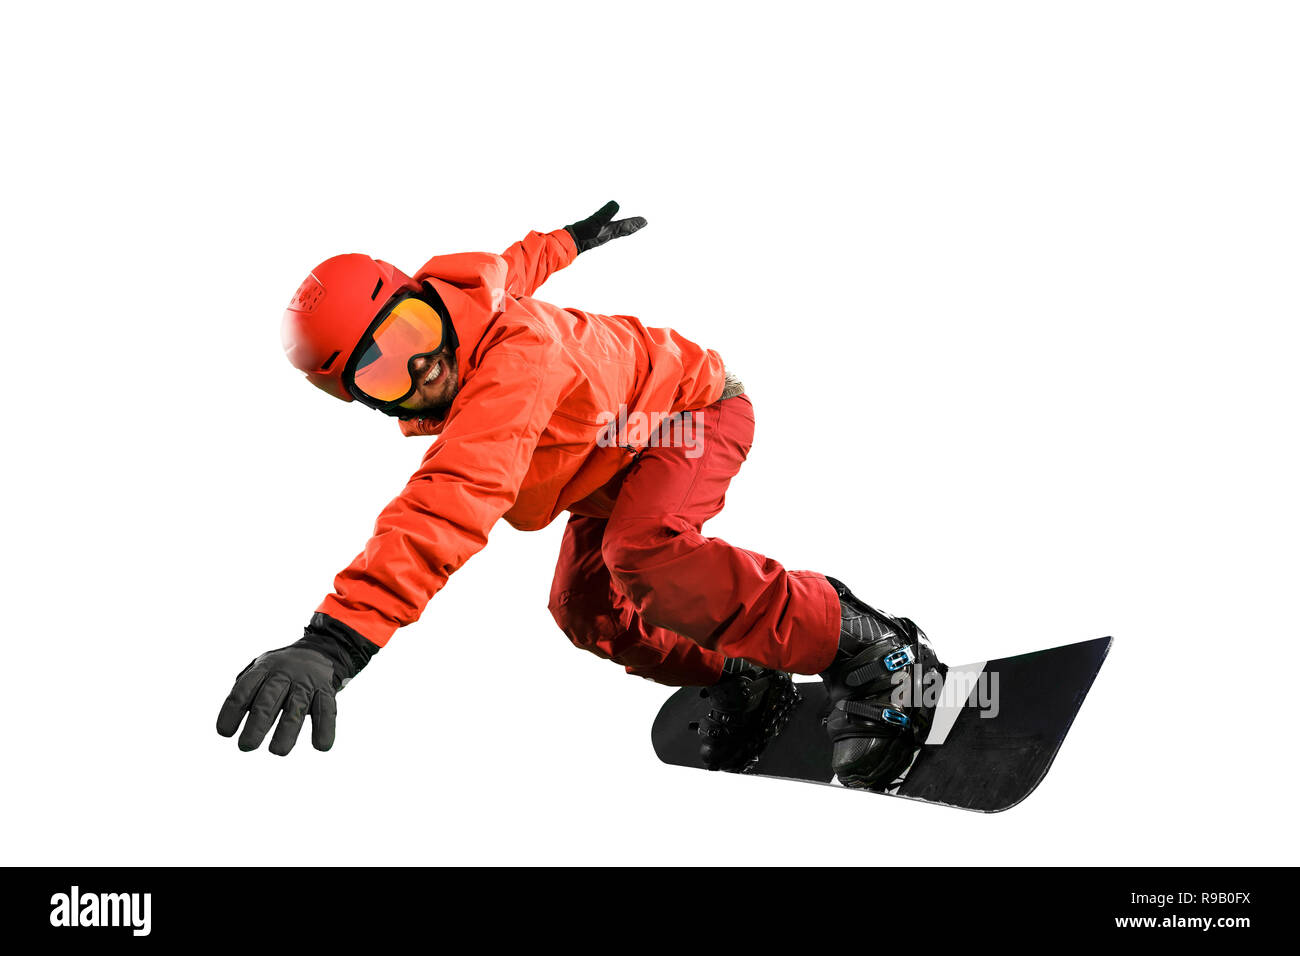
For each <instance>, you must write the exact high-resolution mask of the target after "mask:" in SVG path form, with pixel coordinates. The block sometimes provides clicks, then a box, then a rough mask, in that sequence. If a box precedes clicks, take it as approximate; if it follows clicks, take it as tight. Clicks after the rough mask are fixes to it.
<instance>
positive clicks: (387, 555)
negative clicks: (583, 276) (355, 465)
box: [318, 229, 723, 646]
mask: <svg viewBox="0 0 1300 956" xmlns="http://www.w3.org/2000/svg"><path fill="white" fill-rule="evenodd" d="M575 255H577V249H576V248H575V247H574V244H573V239H572V238H571V237H570V235H569V233H568V232H567V231H565V230H563V229H558V230H556V231H555V232H551V233H545V234H543V233H538V232H531V233H529V234H528V235H527V236H526V237H525V238H524V239H523V240H522V241H521V242H517V243H515V244H514V245H513V246H511V247H510V248H509V249H507V250H506V251H505V252H504V253H503V254H502V255H499V256H498V255H493V254H491V253H486V252H469V253H460V254H457V255H449V256H436V257H435V258H433V259H430V260H429V261H428V262H427V263H425V264H424V266H423V268H421V270H420V271H419V272H418V273H417V274H416V276H415V278H416V279H417V280H420V281H423V282H427V283H428V284H429V285H431V286H433V288H434V289H435V290H436V291H437V293H438V295H440V296H441V297H442V301H443V302H444V303H446V305H447V309H448V311H449V312H450V314H451V319H452V324H453V326H454V327H455V329H456V334H457V336H458V338H459V344H458V345H457V347H456V362H457V365H458V369H459V375H460V391H459V392H458V394H457V396H456V398H455V400H454V401H453V402H452V405H451V408H450V410H449V411H448V412H447V415H446V417H445V418H442V419H417V420H415V421H406V422H402V431H403V433H404V434H407V435H436V436H439V437H438V439H437V440H436V441H435V442H434V443H433V445H432V446H431V447H430V449H429V451H428V452H427V453H426V454H425V456H424V460H423V461H422V462H421V464H420V468H419V470H418V471H416V473H415V474H414V475H412V476H411V479H410V481H409V482H407V485H406V488H405V489H404V490H403V491H402V493H401V494H400V495H398V496H397V498H395V499H394V500H393V501H392V502H391V503H390V504H389V505H388V507H386V508H385V509H384V510H383V511H382V512H381V513H380V515H379V518H378V520H377V521H376V522H375V533H374V536H373V537H371V539H370V541H369V542H368V543H367V544H366V549H365V550H364V551H363V552H362V553H361V554H359V555H357V557H356V559H355V560H354V561H353V562H352V563H351V564H350V565H349V566H348V567H347V568H346V569H345V570H343V571H342V572H340V573H339V575H338V576H337V577H336V578H335V579H334V593H333V594H331V595H329V596H328V597H327V598H325V600H324V601H323V602H322V603H321V605H320V607H319V608H318V610H320V611H322V612H324V613H325V614H328V615H329V616H330V617H333V618H335V619H337V620H339V621H342V622H343V623H344V624H347V625H348V626H349V627H351V628H352V629H353V630H355V631H357V632H358V633H360V634H361V635H362V636H364V637H366V638H367V639H368V640H370V641H372V642H373V643H375V644H378V645H380V646H383V645H384V644H386V643H388V639H389V638H390V637H392V635H393V632H394V631H395V630H396V629H397V628H399V627H401V626H402V625H404V624H410V623H411V622H412V621H414V620H416V619H417V618H418V617H419V616H420V613H421V612H422V611H423V610H424V607H425V605H426V604H428V602H429V599H430V598H432V597H433V596H434V595H435V594H436V593H437V592H438V591H439V590H440V589H441V588H442V586H443V585H444V584H445V583H446V581H447V578H448V577H449V576H450V575H451V574H452V572H454V571H455V570H456V569H457V568H459V567H460V566H461V565H462V564H464V563H465V562H466V561H467V560H468V559H469V557H470V556H471V555H473V554H474V553H475V552H477V551H478V550H479V549H480V548H482V547H483V545H484V544H486V543H487V537H488V532H489V531H490V530H491V528H492V526H493V525H494V524H495V523H496V520H497V519H498V518H501V517H504V518H505V519H506V520H507V521H509V522H510V524H512V525H513V526H514V527H516V528H519V529H521V530H526V531H532V530H536V529H538V528H543V527H545V526H546V525H548V524H550V522H551V521H552V520H553V519H554V518H555V517H556V515H558V514H560V513H561V512H563V511H565V510H566V509H569V508H574V509H575V510H578V511H579V512H580V513H591V511H592V509H595V511H597V512H599V511H600V510H601V508H602V505H601V503H600V501H601V498H602V497H603V496H607V493H602V494H600V495H598V494H595V493H596V492H597V491H598V489H601V488H602V486H604V485H606V484H607V483H608V482H609V481H610V480H611V479H612V478H614V477H615V476H616V475H617V474H618V473H619V472H621V471H623V470H624V469H625V468H627V466H628V465H630V464H631V461H632V457H633V454H634V453H635V446H636V444H637V441H636V440H635V437H636V436H635V434H634V430H633V429H631V428H629V429H628V436H626V437H632V438H634V440H633V441H631V442H629V444H628V445H625V446H623V447H620V446H619V444H618V443H617V442H615V443H610V442H608V441H601V442H599V443H598V439H599V438H600V437H601V434H602V432H606V431H607V426H606V424H605V423H606V422H607V421H608V419H609V418H610V417H611V416H614V415H618V414H619V411H620V406H624V407H625V408H626V409H627V412H628V418H629V420H631V421H636V420H637V419H635V418H632V414H633V413H637V412H640V413H642V415H649V416H651V418H652V419H653V420H654V421H658V420H659V419H661V418H662V417H664V416H665V415H670V414H673V413H676V412H679V411H683V410H686V409H693V408H702V407H704V406H705V405H709V404H711V403H712V402H714V401H716V400H717V399H718V398H719V396H720V395H721V394H722V388H723V368H722V359H721V358H719V356H718V354H717V353H716V352H714V351H712V350H709V349H704V348H701V347H700V346H698V345H696V344H695V343H693V342H690V341H688V340H686V339H684V338H682V337H681V336H680V335H678V334H677V333H675V332H673V331H672V330H671V329H650V328H646V327H645V326H643V325H642V324H641V323H640V322H638V321H637V320H636V319H634V318H632V317H631V316H627V315H595V314H592V313H589V312H581V311H579V310H577V309H561V308H558V307H557V306H554V305H551V304H549V303H547V302H542V301H541V300H539V299H534V298H532V294H533V292H534V291H536V289H537V287H538V286H540V285H541V284H542V283H543V282H544V281H546V278H547V276H549V275H550V274H551V273H552V272H555V271H556V270H557V269H562V268H564V267H565V266H566V265H568V264H569V263H570V262H572V261H573V258H574V256H575ZM602 413H604V414H603V416H602ZM640 437H641V438H642V439H643V438H644V437H647V436H644V435H642V436H640ZM640 443H641V444H644V441H643V440H642V441H641V442H640ZM584 499H586V500H585V501H584Z"/></svg>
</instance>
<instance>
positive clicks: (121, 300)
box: [0, 0, 1300, 865]
mask: <svg viewBox="0 0 1300 956" xmlns="http://www.w3.org/2000/svg"><path fill="white" fill-rule="evenodd" d="M5 19H6V23H5V27H4V30H3V33H2V35H0V36H2V38H0V73H2V77H0V79H2V80H3V87H4V90H5V93H4V106H3V111H4V112H3V117H4V119H3V123H4V126H3V128H4V140H5V149H4V153H3V157H2V158H0V163H3V185H2V188H3V213H2V217H3V221H4V224H3V243H4V248H3V261H4V286H3V288H4V322H5V338H6V341H5V353H4V354H5V357H6V361H5V367H6V371H7V382H6V384H7V391H8V402H7V403H6V406H5V420H4V432H5V447H6V453H5V460H6V467H5V469H4V478H3V479H2V480H3V489H4V493H3V499H4V528H3V533H4V540H5V542H6V547H5V548H4V551H3V558H0V560H2V561H3V562H4V571H3V574H4V578H3V580H4V598H5V604H6V613H5V615H4V627H5V637H6V640H5V653H4V657H3V665H4V666H3V670H4V692H3V695H0V707H3V728H4V738H5V742H4V750H3V758H2V759H3V764H2V766H3V776H4V779H5V786H4V788H3V796H0V811H2V812H0V819H2V820H3V821H4V823H3V832H2V834H0V851H2V854H0V855H2V858H3V860H4V861H5V862H8V863H30V864H51V865H55V864H57V865H66V864H78V865H80V864H144V863H153V864H206V863H221V864H233V863H258V864H286V863H321V864H323V863H448V862H461V863H504V862H528V863H580V862H581V863H629V864H630V863H652V864H654V863H680V862H686V863H704V864H717V863H722V862H737V863H749V862H765V863H843V862H853V863H864V864H872V865H883V864H886V863H888V864H902V863H922V864H929V863H997V864H1002V863H1007V864H1010V863H1043V864H1069V865H1087V864H1115V863H1142V864H1198V863H1209V864H1227V863H1293V862H1295V857H1296V837H1295V828H1294V826H1293V824H1294V814H1293V796H1294V790H1295V786H1296V782H1297V781H1296V771H1295V769H1294V757H1295V745H1294V736H1293V733H1292V730H1291V726H1290V725H1291V719H1292V715H1293V714H1294V704H1293V702H1292V700H1291V694H1292V693H1293V685H1294V674H1295V667H1296V663H1297V661H1296V641H1297V637H1298V636H1300V635H1298V634H1297V630H1298V628H1297V625H1296V620H1297V610H1296V602H1295V587H1296V580H1297V561H1296V541H1297V532H1298V531H1300V528H1298V527H1297V525H1298V524H1300V522H1297V506H1296V502H1295V492H1294V489H1295V486H1296V484H1297V479H1298V478H1300V475H1297V471H1298V469H1297V451H1296V434H1295V431H1296V429H1295V412H1296V408H1297V398H1298V397H1300V396H1297V387H1296V382H1295V362H1296V353H1297V344H1298V343H1300V335H1298V333H1297V331H1296V322H1297V317H1298V314H1300V310H1298V309H1297V298H1298V296H1297V281H1296V280H1297V276H1296V262H1297V253H1298V252H1300V249H1298V248H1297V246H1298V245H1300V243H1298V241H1297V222H1298V221H1300V189H1298V188H1297V181H1298V180H1297V175H1296V170H1297V169H1300V141H1298V139H1297V125H1296V115H1297V114H1296V107H1297V89H1298V88H1300V87H1298V83H1300V68H1298V67H1297V58H1296V48H1297V40H1298V39H1300V38H1298V37H1297V19H1296V13H1295V12H1294V7H1291V6H1289V5H1287V4H1269V3H1257V4H1249V5H1246V4H1231V3H1221V4H1207V3H1168V4H1162V3H1133V2H1123V3H1106V2H1097V0H1091V2H1088V3H1078V4H1044V3H1036V2H1035V3H980V4H967V3H955V4H941V3H929V4H924V5H921V4H902V5H899V4H874V5H871V4H847V3H845V4H830V3H815V2H808V3H799V4H754V3H750V4H739V3H736V4H720V3H719V4H697V3H681V4H673V3H657V4H653V5H648V4H643V5H638V6H636V7H632V6H631V5H616V4H609V3H591V4H577V3H564V4H531V5H525V4H517V5H515V4H504V3H494V4H491V5H490V6H489V5H463V4H456V5H435V4H429V3H413V4H410V5H397V4H383V3H370V4H366V5H364V6H363V5H361V4H321V3H314V4H308V5H301V6H291V5H287V4H237V3H236V4H223V5H219V6H215V7H211V10H210V12H209V13H206V14H205V13H200V12H198V11H197V10H196V9H195V8H191V7H188V6H181V5H164V4H159V5H156V6H155V5H142V4H114V5H98V4H96V5H91V4H85V5H76V4H63V5H53V4H45V5H35V4H25V5H20V6H14V7H11V8H10V9H9V10H8V11H7V13H6V18H5ZM611 198H614V199H618V200H619V201H620V202H621V203H622V204H623V208H624V212H625V213H626V214H628V215H644V216H646V217H647V218H648V219H649V220H650V225H649V227H648V228H647V229H646V230H644V231H643V232H642V233H640V234H638V235H637V236H635V237H633V238H630V239H627V240H624V241H620V242H618V243H616V244H613V245H610V246H607V247H604V248H602V249H599V250H597V251H595V252H593V253H591V254H589V255H585V256H583V257H582V258H581V259H580V260H579V261H578V262H576V263H575V264H574V265H573V266H572V267H571V268H570V269H568V270H567V271H565V272H563V273H561V274H559V275H557V276H555V277H554V278H553V279H552V280H551V281H550V282H549V283H548V284H547V285H546V286H545V288H544V289H543V291H542V293H541V295H542V297H543V298H546V299H547V300H549V301H552V302H555V303H557V304H560V305H572V306H577V307H580V308H585V309H589V310H592V311H598V312H624V313H631V314H635V315H638V316H640V317H641V318H642V319H643V321H645V322H646V324H648V325H667V326H672V327H675V328H677V329H679V330H680V331H682V332H683V333H684V334H686V335H688V336H689V337H691V338H693V339H696V340H697V341H699V342H702V343H704V344H706V345H708V346H710V347H713V348H716V349H718V350H719V351H720V352H721V353H722V354H723V356H724V358H725V359H726V361H727V363H728V365H730V366H731V367H732V368H734V369H735V370H736V371H738V372H739V373H741V375H742V377H743V378H744V380H745V383H746V385H747V386H748V388H749V391H750V393H751V395H752V397H753V400H754V402H755V405H756V407H757V414H758V435H757V441H756V444H755V447H754V451H753V454H752V456H751V458H750V461H749V462H748V464H747V465H746V468H745V470H744V471H743V472H742V474H741V475H740V477H739V478H738V480H737V481H736V483H735V484H734V486H733V491H732V493H731V495H730V497H729V503H728V507H727V510H726V511H725V512H724V513H723V514H722V515H721V516H720V517H719V518H718V519H716V521H715V522H713V523H712V524H711V525H710V526H709V530H710V532H711V533H713V534H717V535H720V536H722V537H724V538H727V539H728V540H731V541H733V542H734V543H736V544H740V545H743V546H746V547H749V548H753V549H755V550H760V551H764V552H767V553H769V554H771V555H773V556H775V557H777V558H779V559H780V560H782V561H783V562H785V563H786V564H788V565H789V566H791V567H805V568H813V569H817V570H823V571H825V572H828V573H831V574H834V575H836V576H838V577H841V578H843V579H845V580H846V581H847V582H849V583H850V585H851V586H852V587H853V588H854V589H855V590H856V591H857V592H858V593H859V594H860V595H862V596H863V597H864V598H866V599H867V600H869V601H871V602H873V603H876V604H879V605H880V606H881V607H883V608H885V609H886V610H889V611H892V612H895V613H900V614H907V615H909V616H911V617H913V618H915V619H916V620H917V621H918V622H919V623H920V624H921V625H922V626H923V627H924V628H925V629H926V630H927V631H928V632H929V634H930V636H931V638H932V639H933V640H934V642H935V644H936V646H937V647H938V649H939V651H940V653H941V654H942V655H943V657H944V658H945V659H946V660H948V661H950V662H953V663H962V662H966V661H972V660H980V659H984V658H991V657H997V656H1002V655H1008V654H1015V653H1019V652H1022V651H1027V650H1032V649H1036V648H1040V647H1045V646H1050V645H1055V644H1062V643H1067V642H1071V641H1078V640H1083V639H1087V638H1092V637H1097V636H1100V635H1104V634H1113V635H1114V636H1115V639H1116V643H1115V647H1114V650H1113V652H1112V654H1111V656H1110V659H1109V660H1108V662H1107V664H1106V666H1105V668H1104V669H1103V670H1102V673H1101V675H1100V678H1099V679H1098V681H1097V684H1096V685H1095V687H1094V690H1093V692H1092V694H1091V696H1090V697H1089V699H1088V701H1087V703H1086V704H1085V706H1084V707H1083V710H1082V712H1081V714H1080V716H1079V719H1078V721H1077V723H1076V724H1075V727H1074V729H1073V731H1072V732H1071V734H1070V737H1069V739H1068V740H1067V741H1066V743H1065V745H1064V747H1063V748H1062V750H1061V752H1060V754H1059V757H1058V760H1057V763H1056V765H1055V766H1054V767H1053V769H1052V771H1051V773H1050V775H1049V776H1048V778H1047V779H1046V781H1045V782H1044V783H1043V785H1042V786H1041V787H1040V788H1039V790H1038V791H1037V792H1036V793H1035V794H1034V795H1033V796H1032V797H1031V798H1030V799H1029V800H1028V801H1027V802H1026V803H1024V804H1023V805H1021V806H1020V807H1018V808H1016V809H1014V810H1012V811H1010V812H1008V813H1005V814H1002V815H998V816H992V817H986V816H980V815H976V814H970V813H963V812H960V811H954V810H947V809H942V808H936V807H929V806H925V805H920V804H912V803H908V802H906V801H901V800H886V799H884V798H878V797H872V796H865V795H858V794H852V793H848V792H844V791H840V790H832V789H827V788H822V787H812V786H806V785H799V784H792V783H782V782H776V781H768V780H757V779H745V778H739V777H735V776H731V775H723V774H712V775H710V774H704V773H696V772H689V771H686V770H681V769H677V768H672V767H667V766H664V765H661V764H660V763H659V762H658V761H657V760H656V758H655V756H654V754H653V752H652V750H651V747H650V738H649V730H650V723H651V719H652V718H653V716H654V714H655V712H656V711H657V709H658V707H659V704H660V703H661V701H662V700H663V698H664V697H665V696H666V693H667V692H666V690H665V689H663V688H660V687H657V686H655V685H652V684H650V683H647V682H643V681H638V680H634V679H631V678H628V677H626V676H624V675H623V674H622V673H621V671H620V669H619V668H617V667H616V666H614V665H612V664H609V663H608V662H604V661H600V660H598V659H596V658H595V657H591V656H589V655H585V654H583V653H581V652H579V651H577V650H575V649H573V648H571V647H570V646H569V644H568V643H567V641H566V640H565V638H564V637H563V636H562V635H561V634H560V632H559V631H558V630H557V629H556V627H555V626H554V624H553V623H552V621H551V619H550V617H549V615H548V613H547V611H546V607H545V605H546V598H547V592H548V587H549V582H550V577H551V570H552V565H553V561H554V555H555V551H556V549H557V546H558V543H559V537H560V531H561V525H560V523H559V522H557V523H556V524H555V525H553V526H552V527H551V528H548V529H547V530H545V531H543V532H539V533H533V534H521V533H517V532H514V531H513V530H511V529H509V528H508V527H506V526H504V525H502V526H501V527H500V528H498V529H497V530H496V531H494V533H493V536H492V540H491V542H490V544H489V546H488V548H487V549H486V550H485V551H484V552H483V553H481V554H480V555H479V556H477V557H476V558H475V559H473V560H472V561H471V562H470V563H469V564H468V565H467V566H466V567H465V568H464V570H463V571H461V572H460V573H458V574H457V575H455V577H454V578H453V579H452V581H451V583H450V585H449V586H448V587H447V588H446V590H445V591H444V592H443V593H442V594H440V595H439V596H438V597H437V598H435V600H434V602H433V604H432V605H431V606H430V608H429V610H428V611H427V613H426V614H425V616H424V618H423V619H422V620H421V621H420V622H419V623H418V624H416V625H414V626H412V627H410V628H408V629H406V630H405V631H403V632H400V633H399V634H398V635H397V636H396V637H395V638H394V640H393V641H392V643H391V644H390V645H389V646H388V648H387V649H386V650H384V651H383V652H382V653H381V654H380V655H379V657H378V658H376V660H375V661H374V663H373V664H372V665H371V667H370V668H369V669H368V670H367V671H366V672H365V673H364V674H362V675H361V677H359V678H358V679H357V680H356V681H355V682H354V683H353V684H352V685H350V686H349V687H348V688H347V689H346V690H345V691H344V692H343V694H342V695H341V696H340V720H339V733H338V742H337V744H336V745H335V748H334V750H333V751H331V752H330V753H327V754H321V753H317V752H315V751H313V750H312V749H311V748H310V746H308V745H307V741H306V738H305V737H304V739H303V740H302V741H300V743H299V746H298V748H297V749H296V750H295V751H294V753H293V754H292V755H291V756H290V757H289V758H287V759H280V758H276V757H272V756H270V755H269V754H267V753H266V751H265V749H263V750H262V751H260V752H258V753H255V754H246V753H241V752H239V750H238V749H237V748H236V746H235V743H234V741H232V740H227V739H223V738H220V737H218V736H217V734H216V733H215V732H214V730H213V722H214V720H215V717H216V714H217V710H218V708H219V705H220V703H221V701H222V699H223V698H224V696H225V694H226V693H227V691H228V689H229V686H230V683H231V681H232V679H233V678H234V676H235V674H236V673H237V672H238V671H239V670H240V669H241V668H242V667H243V666H244V665H245V664H246V663H247V662H248V661H249V660H250V659H251V658H252V657H253V656H255V655H256V654H257V653H259V652H261V651H262V650H265V649H268V648H271V647H278V646H281V645H284V644H286V643H289V642H290V641H292V640H294V639H296V638H297V637H298V636H299V634H300V633H301V628H302V626H303V624H304V623H306V620H307V618H308V616H309V615H310V613H311V611H312V610H313V609H314V608H315V606H316V604H317V603H318V601H319V600H320V599H321V597H322V596H323V595H324V593H326V591H327V590H328V589H329V587H330V583H331V579H332V576H333V575H334V573H335V572H336V571H337V570H339V569H340V568H341V567H343V566H344V565H346V564H347V563H348V562H349V561H350V560H351V558H352V556H353V555H354V554H355V553H356V552H357V551H359V550H360V549H361V547H362V546H363V545H364V543H365V540H366V537H367V535H368V532H369V529H370V526H371V523H372V521H373V519H374V516H375V515H376V514H377V513H378V511H379V510H380V508H381V507H382V506H383V505H384V504H385V503H386V502H387V501H388V500H389V499H390V498H391V497H392V496H393V495H394V494H396V493H397V492H398V491H399V490H400V489H401V487H402V485H403V483H404V481H405V479H406V476H407V475H408V474H409V473H410V472H411V471H412V470H413V469H414V468H415V467H416V465H417V464H418V462H419V459H420V457H421V454H422V452H423V451H424V448H425V442H424V441H423V440H419V439H405V438H402V437H400V435H399V434H398V432H397V429H396V426H395V425H394V424H393V423H392V422H391V421H389V420H387V419H385V418H383V417H381V416H379V415H376V414H374V413H372V412H369V411H367V410H366V409H364V408H362V407H361V406H359V405H351V406H345V405H343V404H341V403H336V402H332V401H330V400H329V399H327V398H326V397H325V396H324V395H323V394H321V393H319V392H317V391H316V390H315V389H312V388H311V387H309V386H308V385H307V384H306V382H305V381H304V380H303V379H302V377H301V376H300V375H299V374H297V373H296V372H294V370H293V369H291V368H290V367H289V365H288V364H287V363H286V362H285V360H284V358H283V357H282V354H281V350H280V344H279V322H280V314H281V311H282V309H283V307H284V304H285V302H287V301H288V298H289V296H290V294H291V293H292V292H293V291H294V289H295V288H296V287H297V285H298V283H299V282H300V280H301V279H302V277H303V276H304V275H305V274H306V272H307V271H308V270H309V269H310V268H311V267H312V266H313V265H314V264H315V263H317V262H318V261H320V260H321V259H324V258H326V257H328V256H330V255H333V254H336V253H340V252H346V251H366V252H369V253H372V254H374V255H376V256H381V257H383V258H385V259H388V260H390V261H392V262H394V263H396V264H398V265H399V266H401V267H403V268H405V269H407V270H413V269H415V268H417V267H418V266H419V265H420V264H421V263H422V262H423V261H424V260H425V259H426V258H428V257H429V256H430V255H433V254H436V253H442V252H454V251H463V250H476V249H488V250H492V251H500V250H501V249H504V248H505V247H506V246H507V245H508V244H509V243H511V242H512V241H514V240H515V239H517V238H520V237H521V236H522V235H523V234H524V233H525V232H526V231H527V230H529V229H532V228H541V229H553V228H558V227H559V226H561V225H563V224H564V223H567V222H572V221H573V220H574V219H577V218H580V217H582V216H585V215H587V214H588V213H590V212H591V211H592V210H594V209H596V208H597V207H598V206H599V205H600V204H601V203H603V202H604V201H605V200H607V199H611ZM900 830H905V831H907V832H911V833H917V832H920V833H924V834H925V840H924V841H923V846H921V847H920V848H919V849H913V850H910V851H908V852H906V853H905V852H904V846H905V844H904V843H900V842H899V840H898V839H897V832H898V831H900Z"/></svg>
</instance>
